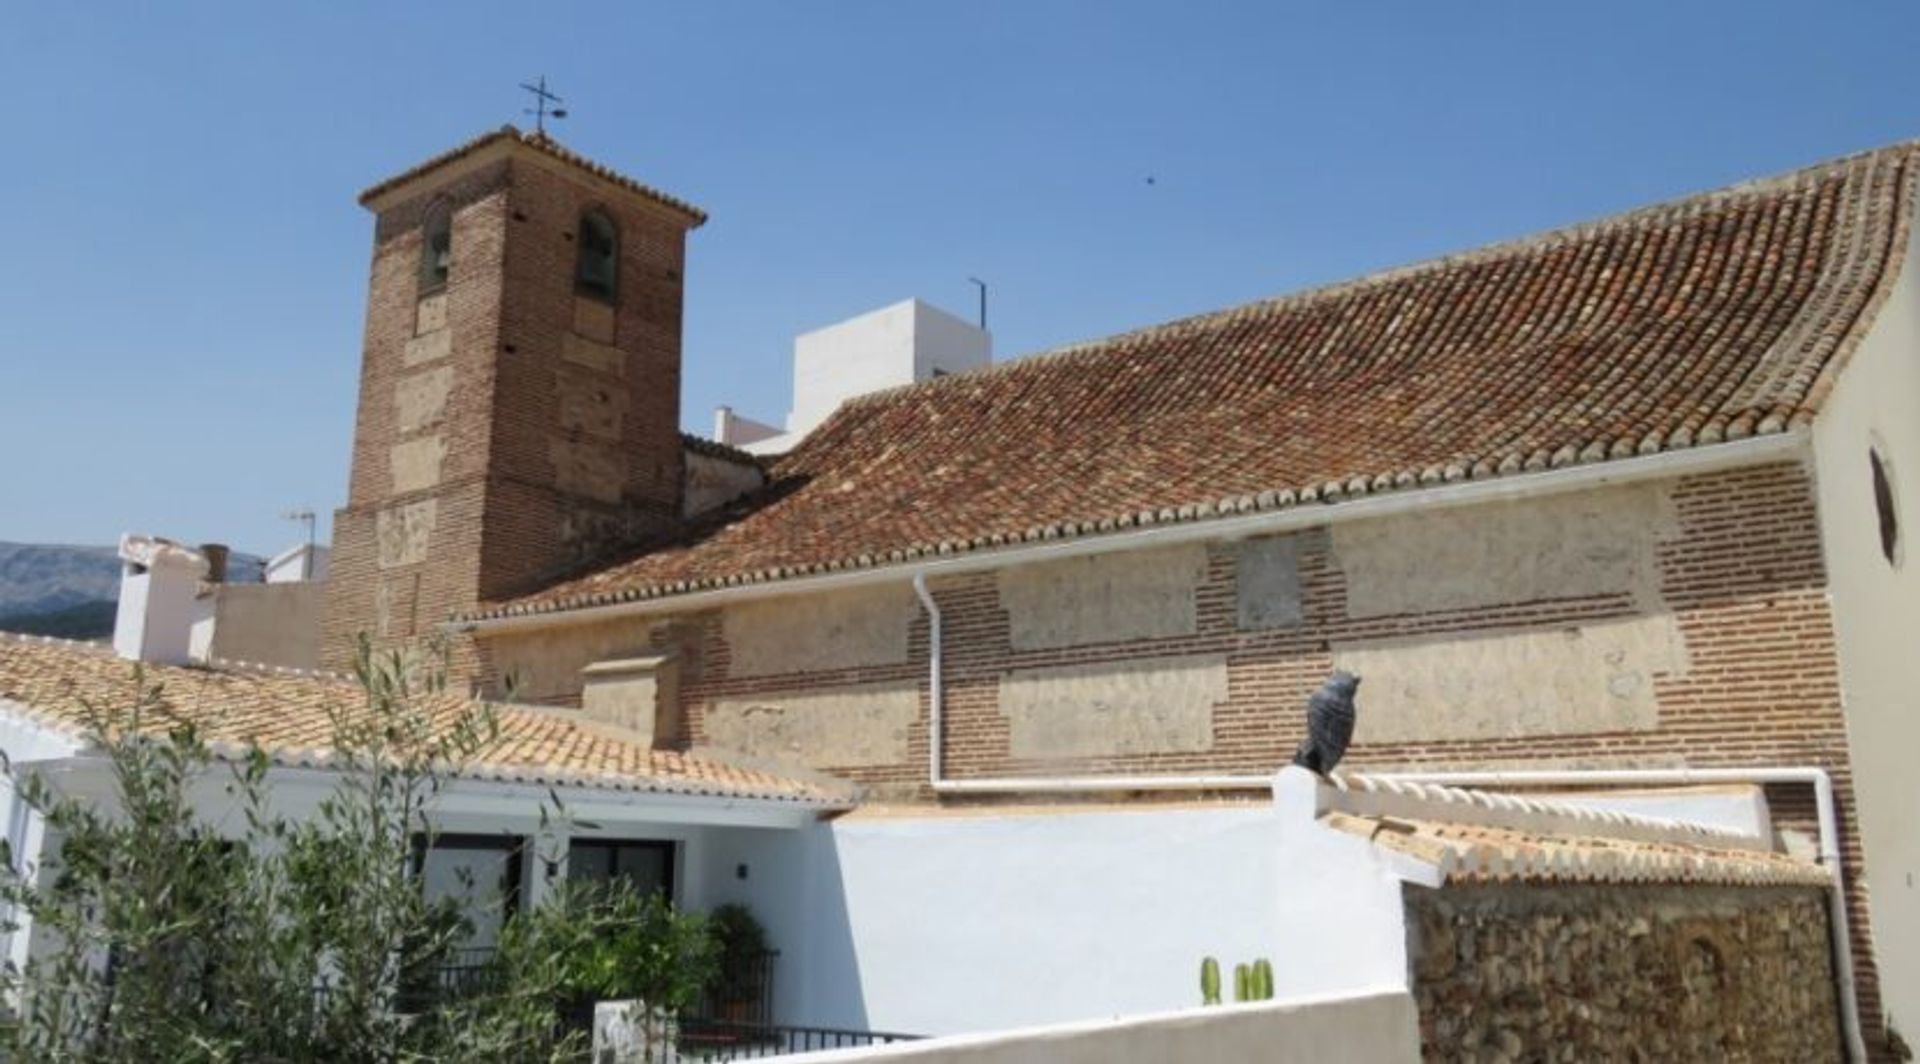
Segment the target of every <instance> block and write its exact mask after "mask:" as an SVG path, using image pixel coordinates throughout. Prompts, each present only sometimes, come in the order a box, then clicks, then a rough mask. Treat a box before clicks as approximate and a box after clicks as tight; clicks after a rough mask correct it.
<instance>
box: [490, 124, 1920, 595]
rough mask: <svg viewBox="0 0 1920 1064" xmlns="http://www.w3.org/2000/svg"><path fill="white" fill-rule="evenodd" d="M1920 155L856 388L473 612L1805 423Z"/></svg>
mask: <svg viewBox="0 0 1920 1064" xmlns="http://www.w3.org/2000/svg"><path fill="white" fill-rule="evenodd" d="M1917 155H1920V142H1916V143H1906V144H1899V145H1895V146H1892V147H1888V148H1883V149H1880V150H1877V151H1871V152H1865V153H1862V154H1858V155H1853V156H1849V157H1846V158H1843V159H1838V160H1834V161H1831V162H1828V163H1823V164H1821V165H1817V166H1814V167H1810V168H1807V169H1804V170H1800V171H1797V172H1794V173H1790V174H1786V175H1783V176H1780V177H1775V178H1771V179H1767V180H1761V181H1755V182H1750V183H1746V184H1742V185H1738V186H1735V187H1732V188H1728V189H1724V190H1721V191H1717V192H1711V193H1707V194H1704V195H1698V196H1694V197H1690V198H1687V199H1682V200H1677V201H1674V202H1670V203H1666V204H1662V205H1659V206H1654V207H1649V208H1644V209H1641V210H1637V211H1633V212H1630V213H1627V214H1623V215H1619V216H1616V217H1612V218H1607V219H1604V220H1601V221H1598V222H1593V223H1589V224H1585V225H1579V226H1575V227H1571V228H1567V229H1562V230H1557V231H1553V232H1549V233H1546V234H1543V235H1539V236H1536V237H1533V238H1530V239H1524V240H1519V241H1515V242H1511V243H1506V244H1500V245H1496V246H1492V247H1488V248H1485V249H1482V250H1479V251H1475V252H1471V253H1467V254H1463V255H1458V256H1453V257H1449V258H1443V259H1438V260H1435V261H1432V262H1427V263H1423V264H1420V265H1416V266H1412V267H1407V268H1402V269H1397V270H1392V271H1388V272H1385V273H1381V274H1376V275H1372V276H1368V277H1363V278H1360V279H1358V280H1355V281H1351V282H1347V283H1344V284H1337V285H1333V286H1331V287H1326V288H1321V289H1315V290H1311V291H1307V292H1302V293H1299V294H1294V295H1288V296H1282V297H1280V298H1276V299H1270V300H1266V301H1262V302H1256V303H1251V304H1248V305H1245V306H1240V307H1235V308H1232V309H1228V310H1223V311H1219V312H1217V313H1211V314H1204V315H1201V316H1198V317H1194V318H1188V319H1185V320H1182V321H1176V322H1172V323H1170V324H1166V325H1160V326H1155V327H1152V328H1147V329H1142V330H1140V331H1137V332H1131V333H1126V334H1123V335H1119V336H1115V337H1111V338H1108V339H1104V340H1098V341H1094V342H1091V343H1083V344H1079V345H1075V346H1072V347H1068V348H1064V349H1061V350H1058V351H1054V352H1050V353H1048V354H1044V355H1040V356H1036V357H1032V358H1025V359H1021V360H1018V361H1014V362H1010V363H1005V364H1002V365H999V366H995V367H993V368H991V369H985V370H980V371H976V372H970V373H964V374H958V375H954V376H950V377H944V378H940V379H936V380H933V381H929V382H926V383H922V384H916V385H912V386H908V387H904V388H898V389H894V390H890V391H884V392H878V393H875V394H872V395H867V396H863V397H860V398H857V399H853V400H851V401H849V402H847V403H846V404H844V405H843V406H842V407H841V408H840V409H839V410H838V412H836V413H835V414H834V416H833V417H832V418H831V419H829V420H828V421H827V422H826V423H825V424H824V425H822V426H821V427H820V428H819V429H817V430H816V431H814V432H813V433H812V434H811V435H809V436H808V437H807V438H806V439H805V440H804V441H803V442H802V443H801V444H800V446H799V447H798V448H797V449H796V450H794V451H793V452H791V453H790V454H788V455H786V456H785V457H783V458H781V459H780V460H778V461H777V462H775V463H774V464H773V465H772V467H771V469H770V477H769V483H768V486H767V487H766V489H764V490H763V491H762V492H760V493H759V494H758V495H756V496H754V497H750V498H749V499H747V500H744V501H743V502H742V503H741V504H738V505H736V506H734V507H732V508H731V509H729V510H727V511H725V512H724V513H723V515H722V517H721V519H719V520H714V521H709V522H706V523H703V524H701V525H699V526H697V527H694V528H692V529H690V530H688V531H687V532H686V534H684V535H682V536H681V537H680V538H679V539H678V540H676V541H674V542H670V543H663V544H656V545H653V546H652V547H651V548H650V549H645V550H642V551H639V552H637V553H635V554H633V555H631V556H629V557H626V558H624V559H620V560H616V561H614V562H613V563H612V564H607V565H605V566H604V567H603V568H600V569H599V570H598V571H594V572H590V573H586V574H585V575H579V576H576V577H575V578H572V579H569V580H566V581H564V582H561V583H558V584H556V585H554V586H551V587H549V588H547V589H546V590H543V591H540V592H538V593H536V594H532V595H529V596H526V597H524V598H521V599H518V600H515V601H512V602H505V603H496V604H494V605H493V606H491V607H490V608H488V609H486V610H484V611H482V612H479V613H476V614H474V615H473V616H472V617H471V618H469V619H481V618H490V617H500V616H509V615H521V614H533V613H546V612H554V611H559V610H565V609H572V608H580V607H589V606H597V605H607V604H612V603H617V602H623V601H629V600H635V599H647V598H660V597H666V596H671V595H675V594H681V593H685V592H690V591H697V590H702V589H706V588H712V587H721V586H728V585H736V584H747V583H760V582H769V581H777V580H782V579H787V578H791V577H795V576H802V575H806V574H811V573H818V572H825V571H830V570H843V569H857V568H867V567H879V566H886V565H889V564H893V563H898V562H904V561H909V560H912V559H916V558H922V557H927V556H932V555H948V554H955V553H964V552H968V551H978V550H990V549H992V548H995V547H1000V546H1006V545H1012V544H1019V543H1026V542H1033V541H1038V540H1043V539H1044V540H1054V539H1065V538H1074V537H1086V536H1098V535H1101V534H1105V533H1111V532H1115V531H1120V530H1125V529H1130V528H1137V527H1141V526H1146V525H1162V524H1171V523H1176V522H1189V521H1206V520H1209V519H1214V518H1219V517H1224V516H1228V515H1237V514H1244V513H1250V512H1255V511H1262V510H1276V509H1282V508H1292V507H1310V506H1316V505H1320V504H1323V503H1329V502H1337V501H1340V500H1344V499H1349V498H1354V497H1357V496H1367V495H1377V494H1382V493H1387V492H1403V491H1408V492H1417V491H1419V490H1421V489H1423V488H1426V487H1430V486H1435V485H1441V484H1446V483H1451V482H1457V481H1464V480H1479V479H1485V478H1495V477H1504V476H1510V475H1516V474H1524V473H1527V472H1532V471H1537V470H1544V469H1551V468H1557V467H1562V466H1569V465H1574V464H1581V463H1596V462H1606V461H1610V460H1616V459H1622V458H1630V457H1633V456H1638V455H1651V454H1657V453H1661V452H1666V451H1674V450H1681V449H1687V448H1695V447H1708V446H1712V445H1715V444H1719V443H1721V442H1723V441H1731V440H1738V439H1742V438H1745V437H1750V436H1757V435H1765V434H1773V433H1783V432H1788V431H1791V430H1793V429H1797V428H1800V427H1803V426H1805V425H1806V424H1808V423H1809V421H1810V420H1811V418H1812V416H1813V415H1814V413H1815V412H1816V411H1818V410H1819V408H1820V406H1821V403H1822V401H1823V400H1824V398H1825V397H1826V395H1827V393H1828V391H1829V390H1830V389H1831V387H1832V384H1833V380H1834V377H1835V375H1836V374H1837V373H1838V371H1839V368H1840V367H1841V366H1842V365H1843V364H1844V363H1845V360H1846V356H1847V354H1848V352H1849V351H1850V350H1851V348H1852V346H1853V345H1854V344H1855V343H1857V342H1858V341H1859V339H1860V337H1861V336H1862V335H1863V334H1864V333H1865V331H1866V329H1867V327H1868V325H1869V324H1870V322H1871V320H1872V317H1873V314H1874V312H1875V311H1876V309H1877V308H1878V306H1879V305H1880V303H1881V301H1882V300H1884V298H1885V296H1886V294H1887V292H1888V290H1889V288H1890V287H1891V283H1892V280H1893V277H1894V275H1895V274H1896V273H1897V267H1898V264H1899V262H1900V260H1901V254H1902V252H1903V250H1904V248H1905V242H1906V234H1907V229H1908V225H1909V223H1910V213H1911V205H1912V202H1913V187H1914V181H1915V173H1916V168H1915V161H1916V156H1917Z"/></svg>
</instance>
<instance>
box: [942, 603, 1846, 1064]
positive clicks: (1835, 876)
mask: <svg viewBox="0 0 1920 1064" xmlns="http://www.w3.org/2000/svg"><path fill="white" fill-rule="evenodd" d="M913 593H914V594H915V595H917V596H919V599H920V604H921V606H923V607H925V608H926V611H927V700H928V712H927V750H928V765H927V782H928V784H929V785H930V786H931V787H932V788H933V792H934V793H935V794H1049V793H1050V794H1084V793H1092V792H1113V791H1182V790H1189V791H1192V790H1198V791H1231V790H1262V791H1264V790H1271V789H1272V787H1273V778H1272V777H1271V776H1244V775H1241V776H1235V775H1186V776H1055V777H1025V778H1021V777H1010V778H999V779H969V780H949V779H945V778H943V775H942V771H943V764H942V745H943V743H942V737H943V735H944V733H945V709H946V704H945V703H946V684H945V677H944V669H943V667H942V666H943V660H944V656H943V651H944V635H945V632H944V629H943V626H942V624H941V616H940V605H939V603H937V602H935V601H934V598H933V594H932V592H930V591H929V590H928V589H927V577H926V574H925V573H915V574H914V576H913ZM1377 778H1380V779H1390V780H1400V781H1404V782H1411V783H1438V784H1442V785H1445V786H1450V787H1501V786H1506V787H1539V786H1587V787H1595V786H1648V785H1656V786H1673V785H1685V784H1700V783H1761V784H1764V783H1791V784H1803V785H1807V786H1811V787H1812V788H1813V794H1814V808H1815V813H1816V819H1817V820H1818V822H1819V831H1820V863H1821V864H1822V865H1824V866H1825V867H1826V869H1827V873H1828V875H1829V877H1830V878H1831V884H1832V885H1831V888H1830V889H1831V891H1832V897H1831V899H1830V901H1829V902H1828V904H1827V919H1828V923H1829V926H1830V927H1831V934H1832V937H1833V965H1834V981H1835V982H1836V983H1837V984H1838V986H1837V987H1836V989H1837V991H1838V995H1839V999H1840V1024H1841V1027H1842V1030H1843V1032H1844V1034H1845V1036H1846V1039H1847V1051H1848V1054H1849V1056H1850V1057H1851V1058H1852V1059H1853V1060H1855V1061H1865V1060H1866V1059H1867V1049H1866V1039H1865V1036H1864V1035H1863V1033H1862V1031H1861V1025H1860V1002H1859V999H1858V995H1857V994H1856V993H1855V991H1854V970H1853V938H1852V934H1851V931H1850V926H1849V921H1848V919H1847V886H1846V873H1845V871H1844V869H1843V868H1842V866H1841V862H1840V825H1839V818H1838V817H1837V816H1836V814H1835V813H1834V802H1833V777H1832V776H1830V775H1828V773H1827V770H1826V769H1823V768H1815V767H1806V766H1790V767H1759V768H1680V769H1561V770H1519V771H1513V772H1389V773H1379V774H1378V776H1377Z"/></svg>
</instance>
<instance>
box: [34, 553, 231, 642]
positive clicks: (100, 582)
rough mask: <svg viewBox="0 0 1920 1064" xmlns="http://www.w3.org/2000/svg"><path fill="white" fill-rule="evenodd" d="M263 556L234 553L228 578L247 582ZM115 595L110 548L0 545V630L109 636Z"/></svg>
mask: <svg viewBox="0 0 1920 1064" xmlns="http://www.w3.org/2000/svg"><path fill="white" fill-rule="evenodd" d="M265 564H266V562H265V560H264V559H262V558H259V557H256V556H255V555H251V554H238V553H236V554H234V555H232V556H231V557H230V558H229V559H228V562H227V576H228V579H230V580H232V581H233V582H235V583H253V582H257V581H258V580H259V579H260V572H261V568H262V566H264V565H265ZM119 598H120V553H119V550H118V549H117V548H115V547H75V546H65V545H60V544H43V543H0V631H7V632H30V633H33V634H36V635H57V636H63V637H65V638H68V639H103V638H105V637H107V636H109V635H112V634H113V614H114V607H115V604H116V603H117V602H118V601H119Z"/></svg>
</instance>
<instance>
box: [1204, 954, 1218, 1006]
mask: <svg viewBox="0 0 1920 1064" xmlns="http://www.w3.org/2000/svg"><path fill="white" fill-rule="evenodd" d="M1200 1003H1201V1004H1202V1005H1218V1004H1220V962H1219V961H1217V960H1214V959H1213V958H1212V957H1206V958H1203V959H1202V960H1201V961H1200Z"/></svg>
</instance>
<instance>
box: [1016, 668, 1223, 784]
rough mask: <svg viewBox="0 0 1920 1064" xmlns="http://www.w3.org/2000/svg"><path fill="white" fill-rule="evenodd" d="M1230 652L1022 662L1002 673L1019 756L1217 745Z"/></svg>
mask: <svg viewBox="0 0 1920 1064" xmlns="http://www.w3.org/2000/svg"><path fill="white" fill-rule="evenodd" d="M1226 701H1227V659H1226V658H1225V657H1204V658H1199V657H1195V658H1138V659H1132V660H1126V661H1109V662H1098V663H1095V664H1089V665H1070V666H1066V667H1062V668H1046V669H1019V670H1015V671H1013V672H1009V673H1007V674H1006V675H1004V676H1002V677H1001V679H1000V713H1001V715H1002V716H1004V717H1006V718H1007V723H1008V726H1009V731H1010V736H1009V740H1008V742H1009V745H1010V752H1011V753H1012V754H1013V756H1014V757H1019V758H1036V759H1043V760H1045V759H1055V758H1082V757H1119V756H1124V755H1129V754H1174V753H1196V752H1201V751H1206V750H1210V749H1212V748H1213V711H1214V708H1215V707H1216V706H1219V705H1221V704H1223V703H1225V702H1226Z"/></svg>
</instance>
